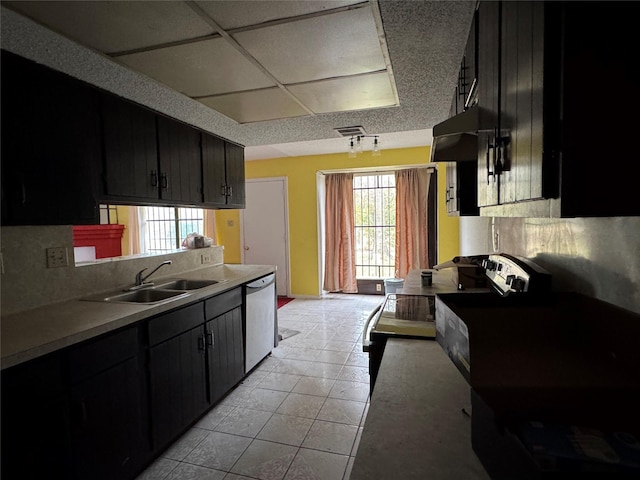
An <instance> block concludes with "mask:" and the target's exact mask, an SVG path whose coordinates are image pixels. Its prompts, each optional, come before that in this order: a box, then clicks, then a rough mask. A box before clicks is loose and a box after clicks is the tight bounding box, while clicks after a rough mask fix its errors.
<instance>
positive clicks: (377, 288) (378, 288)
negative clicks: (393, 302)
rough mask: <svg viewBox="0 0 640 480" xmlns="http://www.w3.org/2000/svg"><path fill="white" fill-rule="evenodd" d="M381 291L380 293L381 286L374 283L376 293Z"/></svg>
mask: <svg viewBox="0 0 640 480" xmlns="http://www.w3.org/2000/svg"><path fill="white" fill-rule="evenodd" d="M381 291H382V284H381V283H376V292H381Z"/></svg>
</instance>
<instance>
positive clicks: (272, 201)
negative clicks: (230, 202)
mask: <svg viewBox="0 0 640 480" xmlns="http://www.w3.org/2000/svg"><path fill="white" fill-rule="evenodd" d="M246 195H247V198H246V207H245V209H244V210H242V241H243V247H242V248H243V263H245V264H253V265H276V266H277V268H278V269H277V270H276V287H277V290H276V292H277V294H278V295H282V296H288V295H289V235H288V217H289V215H288V210H287V182H286V178H260V179H251V180H247V181H246Z"/></svg>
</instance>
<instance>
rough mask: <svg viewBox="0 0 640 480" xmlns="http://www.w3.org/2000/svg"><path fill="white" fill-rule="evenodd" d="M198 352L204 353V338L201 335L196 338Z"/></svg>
mask: <svg viewBox="0 0 640 480" xmlns="http://www.w3.org/2000/svg"><path fill="white" fill-rule="evenodd" d="M198 350H199V351H201V352H204V337H203V336H202V335H201V336H199V337H198Z"/></svg>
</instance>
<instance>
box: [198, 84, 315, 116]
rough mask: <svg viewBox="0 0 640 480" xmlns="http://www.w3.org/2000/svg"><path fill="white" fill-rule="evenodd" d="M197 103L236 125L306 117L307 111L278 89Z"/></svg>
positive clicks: (209, 98)
mask: <svg viewBox="0 0 640 480" xmlns="http://www.w3.org/2000/svg"><path fill="white" fill-rule="evenodd" d="M198 101H199V102H201V103H204V104H205V105H207V106H208V107H211V108H213V109H214V110H216V111H218V112H220V113H222V114H223V115H226V116H227V117H229V118H231V119H233V120H235V121H236V122H238V123H251V122H261V121H264V120H276V119H280V118H290V117H300V116H302V115H308V113H307V111H306V110H304V109H303V108H302V107H300V105H298V104H297V103H296V102H295V101H294V100H292V99H291V98H290V97H289V96H288V95H287V94H286V93H284V92H283V91H282V90H280V89H279V88H267V89H264V90H254V91H251V92H240V93H231V94H228V95H219V96H215V97H208V98H200V99H198Z"/></svg>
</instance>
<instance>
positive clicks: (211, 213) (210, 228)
mask: <svg viewBox="0 0 640 480" xmlns="http://www.w3.org/2000/svg"><path fill="white" fill-rule="evenodd" d="M203 212H204V218H203V223H204V232H203V235H204V236H205V237H209V238H211V239H212V240H213V244H214V245H217V243H218V242H217V240H216V211H215V210H209V209H206V208H205V209H204V210H203Z"/></svg>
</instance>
